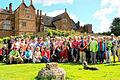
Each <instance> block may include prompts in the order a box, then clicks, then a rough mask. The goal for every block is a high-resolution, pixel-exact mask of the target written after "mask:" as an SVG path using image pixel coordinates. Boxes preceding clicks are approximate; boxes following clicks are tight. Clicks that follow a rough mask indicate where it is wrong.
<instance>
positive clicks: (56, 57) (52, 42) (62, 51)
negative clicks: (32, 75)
mask: <svg viewBox="0 0 120 80" xmlns="http://www.w3.org/2000/svg"><path fill="white" fill-rule="evenodd" d="M0 56H1V57H0V59H1V60H3V61H4V60H6V61H7V62H9V63H10V64H12V63H13V61H16V62H17V63H24V62H33V63H36V62H45V63H47V62H79V63H83V61H87V62H88V63H91V64H96V63H98V62H99V63H101V64H102V63H111V56H113V62H116V61H115V60H116V59H115V58H116V56H117V57H118V61H120V37H117V38H115V37H114V34H111V36H103V37H97V38H96V37H94V36H90V35H88V36H74V37H49V36H48V37H43V38H41V37H35V38H34V39H31V38H29V37H28V38H24V37H23V36H20V37H17V38H14V37H13V36H11V37H10V40H8V41H7V42H6V41H5V42H4V45H3V47H2V49H0Z"/></svg>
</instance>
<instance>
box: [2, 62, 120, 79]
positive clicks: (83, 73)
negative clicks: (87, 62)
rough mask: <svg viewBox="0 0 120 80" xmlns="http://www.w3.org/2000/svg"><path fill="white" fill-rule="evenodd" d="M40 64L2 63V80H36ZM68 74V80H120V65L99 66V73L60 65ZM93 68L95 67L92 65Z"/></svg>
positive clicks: (71, 64) (66, 64)
mask: <svg viewBox="0 0 120 80" xmlns="http://www.w3.org/2000/svg"><path fill="white" fill-rule="evenodd" d="M44 66H45V64H44V63H38V64H32V63H30V64H12V65H6V64H3V63H0V80H35V77H36V76H37V73H38V71H39V70H40V69H41V68H42V67H44ZM59 66H60V67H62V68H64V69H65V71H66V73H67V77H66V79H67V80H120V63H119V62H117V63H115V64H98V65H95V66H97V67H99V68H100V70H98V71H90V70H84V69H83V67H82V65H80V64H74V63H64V64H63V63H59ZM91 66H93V65H91Z"/></svg>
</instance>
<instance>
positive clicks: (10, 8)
mask: <svg viewBox="0 0 120 80" xmlns="http://www.w3.org/2000/svg"><path fill="white" fill-rule="evenodd" d="M9 11H10V13H12V3H10V4H9Z"/></svg>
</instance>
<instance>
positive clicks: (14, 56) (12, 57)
mask: <svg viewBox="0 0 120 80" xmlns="http://www.w3.org/2000/svg"><path fill="white" fill-rule="evenodd" d="M9 61H10V64H12V61H17V63H19V62H21V63H22V62H23V59H22V58H21V56H20V54H19V51H18V48H16V47H14V48H13V50H12V51H11V52H10V56H9Z"/></svg>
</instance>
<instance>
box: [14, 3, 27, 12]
mask: <svg viewBox="0 0 120 80" xmlns="http://www.w3.org/2000/svg"><path fill="white" fill-rule="evenodd" d="M22 5H24V6H25V7H26V8H28V7H27V5H26V4H25V3H21V4H20V5H19V6H18V8H17V9H16V10H15V11H17V10H18V9H19V8H20V6H22Z"/></svg>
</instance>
